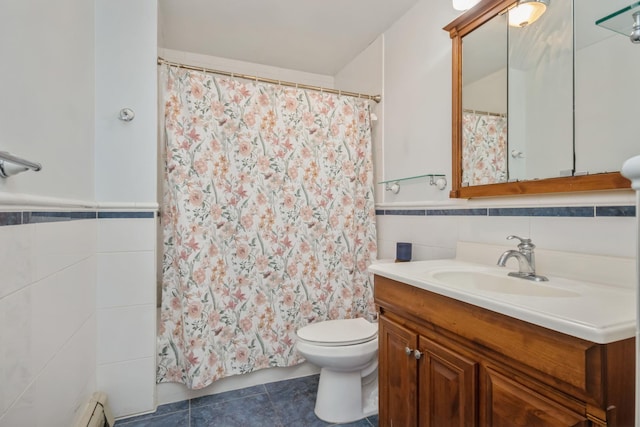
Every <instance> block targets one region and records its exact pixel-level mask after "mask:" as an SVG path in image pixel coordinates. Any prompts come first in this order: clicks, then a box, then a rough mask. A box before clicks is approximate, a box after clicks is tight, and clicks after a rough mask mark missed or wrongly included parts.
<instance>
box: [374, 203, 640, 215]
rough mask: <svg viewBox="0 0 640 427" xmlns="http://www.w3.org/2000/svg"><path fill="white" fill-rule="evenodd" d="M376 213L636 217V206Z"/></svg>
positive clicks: (385, 211) (382, 212)
mask: <svg viewBox="0 0 640 427" xmlns="http://www.w3.org/2000/svg"><path fill="white" fill-rule="evenodd" d="M376 215H380V216H383V215H407V216H525V217H572V218H575V217H582V218H593V217H618V218H619V217H635V216H636V207H635V206H552V207H522V208H474V209H468V208H457V209H456V208H452V209H376Z"/></svg>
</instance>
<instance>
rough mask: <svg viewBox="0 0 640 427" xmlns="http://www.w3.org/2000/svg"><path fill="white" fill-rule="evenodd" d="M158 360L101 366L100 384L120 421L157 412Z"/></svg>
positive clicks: (153, 358) (99, 370) (131, 361)
mask: <svg viewBox="0 0 640 427" xmlns="http://www.w3.org/2000/svg"><path fill="white" fill-rule="evenodd" d="M155 375H156V370H155V357H147V358H144V359H136V360H128V361H126V362H118V363H109V364H104V365H99V366H98V384H99V388H100V389H101V390H104V391H106V392H107V394H108V396H109V404H110V406H111V410H112V411H113V413H114V415H115V416H116V417H120V416H125V415H132V414H140V413H145V412H151V411H153V410H154V409H155V388H156V384H155Z"/></svg>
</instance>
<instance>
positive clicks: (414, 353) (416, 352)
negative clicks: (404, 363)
mask: <svg viewBox="0 0 640 427" xmlns="http://www.w3.org/2000/svg"><path fill="white" fill-rule="evenodd" d="M413 356H414V357H415V358H416V359H420V358H421V357H422V353H420V350H415V351H414V352H413Z"/></svg>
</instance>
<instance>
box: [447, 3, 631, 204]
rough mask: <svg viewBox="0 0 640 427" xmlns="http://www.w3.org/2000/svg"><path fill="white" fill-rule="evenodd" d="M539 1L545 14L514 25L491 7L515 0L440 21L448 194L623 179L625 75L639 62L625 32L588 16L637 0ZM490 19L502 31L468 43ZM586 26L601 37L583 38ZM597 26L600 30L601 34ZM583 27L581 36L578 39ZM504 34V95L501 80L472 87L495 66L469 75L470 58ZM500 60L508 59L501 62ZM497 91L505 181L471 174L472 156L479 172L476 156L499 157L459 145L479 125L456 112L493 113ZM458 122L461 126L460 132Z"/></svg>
mask: <svg viewBox="0 0 640 427" xmlns="http://www.w3.org/2000/svg"><path fill="white" fill-rule="evenodd" d="M547 3H548V4H549V6H548V7H547V11H546V13H545V14H544V15H542V16H541V17H540V18H539V19H538V20H537V21H535V22H533V23H531V24H530V25H528V26H526V27H524V28H513V29H510V30H507V29H506V23H505V24H503V23H500V20H501V19H504V18H501V16H503V14H504V12H505V11H508V10H509V8H511V7H513V6H514V5H515V0H482V1H481V2H480V3H479V4H478V5H476V6H475V7H473V8H471V9H469V10H468V11H466V12H465V13H463V14H462V15H460V16H459V17H458V18H456V19H455V20H454V21H452V22H451V23H449V24H448V25H447V26H445V27H444V30H445V31H447V32H449V35H450V36H451V40H452V72H453V79H452V83H453V84H452V124H453V127H452V189H451V197H456V198H474V197H492V196H508V195H522V194H542V193H561V192H575V191H600V190H613V189H626V188H630V182H629V180H627V179H625V178H624V177H622V175H620V173H619V172H618V170H619V169H620V165H621V164H622V162H623V161H624V159H625V158H628V157H631V156H633V155H636V154H637V153H638V147H640V144H638V143H637V142H636V141H637V140H636V136H635V135H634V132H633V129H632V127H633V126H632V125H633V123H634V117H633V116H632V114H633V111H634V108H633V104H632V103H633V101H634V98H633V96H632V92H633V88H634V86H635V85H634V81H633V80H632V79H633V77H634V75H635V74H636V73H635V71H637V70H638V69H640V53H639V52H637V49H640V46H638V45H633V44H631V43H630V42H629V37H628V36H625V37H622V36H620V35H618V34H616V33H615V32H613V31H609V30H608V29H604V28H598V26H596V23H595V22H596V20H599V21H601V22H602V21H603V20H606V18H607V17H609V16H618V15H619V14H618V13H616V12H619V11H620V7H623V6H624V8H625V10H630V9H636V8H638V9H640V1H635V2H634V3H633V4H632V5H631V6H629V5H626V4H625V3H624V2H622V1H620V0H607V1H603V0H579V1H573V0H549V1H548V2H547ZM556 6H557V7H556ZM594 6H595V7H596V8H597V9H598V10H597V11H596V10H595V9H593V8H594ZM554 8H555V10H554ZM603 9H610V10H603ZM556 14H559V15H556ZM612 14H613V15H612ZM631 15H632V13H629V19H630V20H632V16H631ZM572 16H575V21H574V20H573V19H572ZM616 21H617V18H616ZM493 25H495V26H496V27H498V28H500V27H502V28H505V30H504V33H503V34H504V36H503V37H502V38H500V37H497V38H496V39H494V40H489V41H484V42H479V43H476V46H477V48H476V47H473V45H474V41H475V39H476V38H479V39H482V37H481V35H482V34H483V30H484V28H485V26H493ZM572 26H573V27H574V29H575V35H574V34H573V32H574V29H572ZM583 26H586V27H585V28H588V29H586V30H585V29H584V28H583ZM538 28H539V29H538ZM609 28H610V27H609ZM521 30H525V31H526V32H525V31H521ZM518 31H520V32H518ZM594 31H595V32H600V37H601V38H593V37H591V36H592V35H593V34H595V33H593V32H594ZM603 31H604V32H607V31H609V32H610V34H608V35H603V34H604V33H603ZM616 31H617V30H616ZM585 34H588V35H589V36H590V37H587V38H586V39H585V38H584V35H585ZM625 34H626V33H625ZM616 37H617V39H616ZM504 43H508V44H509V45H510V49H509V51H511V52H512V55H513V56H514V57H513V58H509V57H508V56H509V54H507V59H503V64H504V65H503V68H505V69H506V71H504V72H503V77H502V79H503V81H505V84H504V85H503V86H502V88H506V87H507V84H506V80H508V81H509V82H508V86H509V94H508V96H507V95H506V94H505V91H504V89H501V88H497V87H496V86H493V85H487V86H486V87H481V85H480V83H479V82H480V81H481V80H487V81H489V80H491V79H484V78H486V77H488V76H489V75H491V74H494V73H495V76H497V75H499V74H500V72H499V68H495V69H494V70H493V71H492V72H487V71H486V67H483V69H485V71H484V72H483V73H479V74H476V70H477V67H478V65H479V64H480V65H485V63H484V62H483V61H484V59H485V58H490V57H491V53H495V52H500V51H502V52H504V51H505V50H506V49H505V48H504V46H505V45H504ZM614 43H615V44H616V46H615V47H613V46H612V44H614ZM574 45H575V49H574ZM476 49H477V51H476ZM632 49H634V50H632ZM472 51H473V52H472ZM508 61H512V64H511V66H510V65H509V63H508ZM539 66H542V68H539ZM558 72H559V73H560V74H558ZM478 75H479V76H481V77H478ZM504 75H506V78H505V77H504ZM495 76H494V77H495ZM574 85H575V88H574ZM478 93H480V94H481V95H477V94H478ZM574 93H575V95H574ZM505 99H508V101H507V105H508V111H507V113H508V114H507V119H508V124H507V127H508V136H507V144H508V145H507V148H506V152H503V153H504V157H505V158H506V163H507V167H506V170H507V173H506V175H507V176H506V179H507V181H508V182H504V179H505V177H504V173H497V174H494V175H492V176H491V177H488V176H486V175H487V174H485V173H484V172H480V173H479V175H480V177H479V178H477V177H476V176H475V175H477V173H476V172H477V169H476V167H475V165H478V164H479V165H480V166H481V170H482V171H483V170H484V169H482V168H485V167H486V166H485V163H482V161H485V162H486V161H487V159H489V160H488V162H489V163H490V164H495V170H498V171H503V170H504V162H502V161H500V160H499V158H500V155H495V156H494V157H492V158H490V157H489V156H488V155H487V154H486V153H482V152H478V151H475V146H474V145H467V146H466V148H465V149H463V146H465V144H470V141H471V140H470V139H465V138H475V139H478V140H480V141H484V139H482V137H480V136H478V135H477V132H476V133H473V132H472V131H473V130H474V129H475V130H477V129H479V128H478V127H473V125H470V124H469V122H471V123H472V124H473V120H470V119H469V118H468V117H466V118H463V110H465V109H466V110H472V111H475V113H473V114H477V112H478V111H481V112H493V113H501V110H500V108H501V107H500V106H498V107H496V106H495V103H494V102H501V103H502V104H501V105H502V106H503V107H502V108H504V100H505ZM481 101H482V102H481ZM574 110H575V113H574ZM547 113H550V114H547ZM465 114H468V113H465ZM463 121H465V126H467V127H469V128H467V129H465V135H463V129H462V128H463ZM487 122H488V120H487ZM488 128H489V126H487V127H485V128H481V129H488ZM574 129H575V131H574ZM490 132H493V129H491V130H490ZM496 132H498V131H497V130H496ZM487 133H489V132H487ZM574 133H575V137H574ZM574 141H575V142H574ZM485 145H486V144H485ZM496 146H498V145H496ZM496 152H498V151H496ZM465 156H468V157H465ZM478 159H480V161H479V160H478ZM519 162H520V163H519ZM463 165H464V166H463ZM463 168H465V169H466V170H465V171H463ZM500 168H502V169H500ZM612 171H613V172H612ZM571 174H573V176H566V175H571ZM484 183H486V184H484Z"/></svg>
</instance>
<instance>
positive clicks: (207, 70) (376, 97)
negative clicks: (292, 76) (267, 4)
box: [158, 57, 382, 103]
mask: <svg viewBox="0 0 640 427" xmlns="http://www.w3.org/2000/svg"><path fill="white" fill-rule="evenodd" d="M162 64H166V65H171V66H174V67H178V68H184V69H186V70H194V71H202V72H204V73H211V74H221V75H223V76H229V77H232V78H234V77H237V78H239V79H247V80H253V81H256V82H261V83H270V84H274V85H281V86H289V87H295V88H296V89H307V90H314V91H317V92H327V93H334V94H337V95H338V96H340V95H344V96H353V97H356V98H362V99H370V100H372V101H375V102H376V103H379V102H380V101H381V100H382V96H381V95H366V94H363V93H356V92H347V91H344V90H337V89H328V88H324V87H320V86H311V85H305V84H301V83H293V82H286V81H282V80H275V79H267V78H264V77H258V76H250V75H247V74H241V73H231V72H229V71H220V70H212V69H210V68H206V67H195V66H193V65H187V64H181V63H178V62H171V61H167V60H166V59H164V58H161V57H158V65H162Z"/></svg>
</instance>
